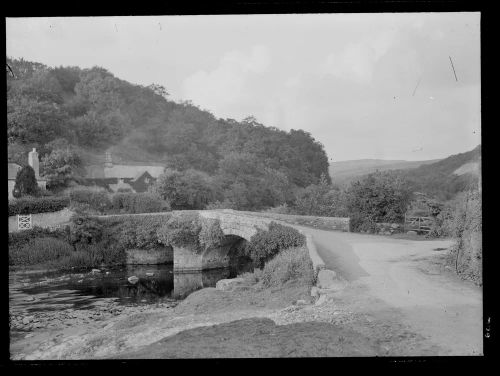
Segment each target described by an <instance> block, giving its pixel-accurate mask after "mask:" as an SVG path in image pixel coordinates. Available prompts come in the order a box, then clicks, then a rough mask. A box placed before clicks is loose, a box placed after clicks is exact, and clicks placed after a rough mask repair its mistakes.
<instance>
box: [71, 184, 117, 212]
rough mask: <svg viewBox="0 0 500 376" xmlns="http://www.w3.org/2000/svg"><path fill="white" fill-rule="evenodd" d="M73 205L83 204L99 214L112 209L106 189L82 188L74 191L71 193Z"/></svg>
mask: <svg viewBox="0 0 500 376" xmlns="http://www.w3.org/2000/svg"><path fill="white" fill-rule="evenodd" d="M69 198H70V201H71V204H72V205H73V204H74V203H76V204H83V205H87V206H88V208H90V209H92V210H95V211H97V212H99V213H106V212H107V211H109V210H110V209H111V208H112V203H111V200H110V198H109V195H108V193H107V192H106V191H105V190H104V189H96V188H91V187H81V188H75V189H72V190H71V191H70V193H69Z"/></svg>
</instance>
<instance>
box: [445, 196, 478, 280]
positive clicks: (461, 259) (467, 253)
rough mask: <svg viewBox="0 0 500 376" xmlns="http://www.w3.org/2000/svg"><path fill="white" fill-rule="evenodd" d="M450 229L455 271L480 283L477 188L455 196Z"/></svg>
mask: <svg viewBox="0 0 500 376" xmlns="http://www.w3.org/2000/svg"><path fill="white" fill-rule="evenodd" d="M452 231H453V235H454V237H455V239H456V244H455V246H454V249H453V252H452V256H453V258H454V264H455V265H454V267H455V269H456V271H457V272H458V273H459V274H460V275H462V276H463V277H465V278H467V279H471V280H473V281H474V282H475V283H477V284H482V252H483V249H482V199H481V194H480V192H479V191H478V190H470V191H467V192H464V193H462V194H461V195H460V196H459V197H457V199H456V208H455V212H454V215H453V221H452Z"/></svg>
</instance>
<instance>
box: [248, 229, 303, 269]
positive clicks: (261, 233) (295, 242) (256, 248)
mask: <svg viewBox="0 0 500 376" xmlns="http://www.w3.org/2000/svg"><path fill="white" fill-rule="evenodd" d="M304 243H305V237H304V235H302V234H301V233H300V232H299V231H297V230H296V229H294V228H292V227H288V226H283V225H281V224H279V223H276V222H271V223H270V224H269V229H268V230H262V229H258V230H257V233H256V234H255V235H254V236H252V238H251V239H250V241H249V242H248V243H247V246H246V250H245V252H246V254H247V255H248V256H249V257H250V258H251V259H252V260H253V262H254V264H255V265H256V266H258V267H262V266H263V265H264V263H265V262H266V261H267V260H269V259H271V258H272V257H273V256H274V255H276V254H278V253H279V252H280V251H281V250H283V249H286V248H290V247H299V246H302V245H304Z"/></svg>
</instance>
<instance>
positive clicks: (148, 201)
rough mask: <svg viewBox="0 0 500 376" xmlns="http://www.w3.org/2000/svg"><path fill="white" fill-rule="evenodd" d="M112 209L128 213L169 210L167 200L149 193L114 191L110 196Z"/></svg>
mask: <svg viewBox="0 0 500 376" xmlns="http://www.w3.org/2000/svg"><path fill="white" fill-rule="evenodd" d="M111 205H112V208H113V211H116V212H118V213H121V212H125V213H130V214H138V213H156V212H162V211H170V205H169V203H168V202H167V201H165V200H162V199H161V198H159V197H157V196H156V195H153V194H151V193H121V192H118V193H115V194H114V195H113V197H112V198H111Z"/></svg>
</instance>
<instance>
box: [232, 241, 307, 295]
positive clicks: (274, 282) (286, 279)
mask: <svg viewBox="0 0 500 376" xmlns="http://www.w3.org/2000/svg"><path fill="white" fill-rule="evenodd" d="M239 277H240V278H243V279H245V280H246V281H247V282H248V283H249V284H252V285H254V284H259V285H261V286H262V287H264V288H272V287H279V286H283V285H285V284H288V283H290V282H296V283H299V284H304V285H307V286H312V285H313V284H314V270H313V265H312V262H311V259H310V258H309V253H308V252H307V249H306V248H305V247H304V246H302V247H292V248H288V249H285V250H283V251H281V252H280V253H278V254H277V255H276V256H275V257H274V258H272V259H271V260H270V261H268V262H267V263H266V264H265V265H264V267H263V268H262V269H255V270H254V272H253V273H243V274H241V275H240V276H239Z"/></svg>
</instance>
